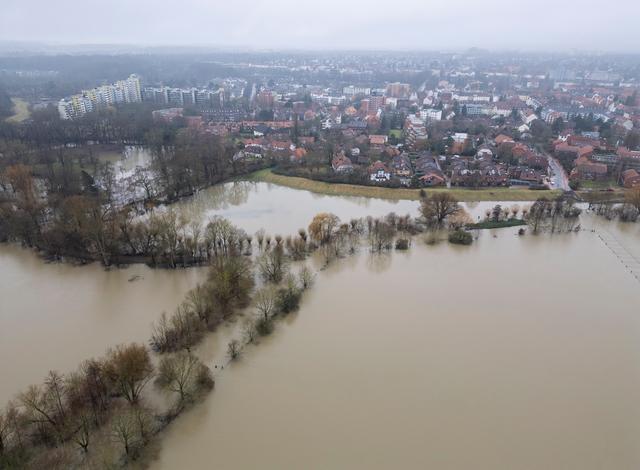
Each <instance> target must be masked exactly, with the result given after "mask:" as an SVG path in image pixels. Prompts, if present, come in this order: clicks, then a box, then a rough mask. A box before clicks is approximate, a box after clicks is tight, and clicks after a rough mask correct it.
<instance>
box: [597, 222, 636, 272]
mask: <svg viewBox="0 0 640 470" xmlns="http://www.w3.org/2000/svg"><path fill="white" fill-rule="evenodd" d="M596 234H597V235H598V238H600V240H602V243H604V244H605V246H606V247H607V248H609V249H610V250H611V252H612V253H613V254H614V255H615V256H616V258H618V259H619V260H620V262H621V263H622V264H623V265H624V267H625V268H626V269H627V271H629V272H630V273H631V275H632V276H634V277H635V278H636V280H638V281H640V259H638V257H637V256H635V255H634V254H633V253H631V252H630V251H629V250H628V249H627V248H626V247H625V246H624V245H623V244H622V243H621V242H620V240H618V239H617V238H616V237H615V236H614V235H613V234H612V233H611V232H609V231H608V230H606V229H599V230H596Z"/></svg>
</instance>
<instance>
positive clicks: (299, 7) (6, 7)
mask: <svg viewBox="0 0 640 470" xmlns="http://www.w3.org/2000/svg"><path fill="white" fill-rule="evenodd" d="M639 15H640V3H639V2H637V1H634V0H614V1H611V2H605V3H603V2H601V1H597V0H585V1H581V2H579V4H576V3H575V2H557V1H553V0H540V1H537V2H535V3H528V4H526V5H525V4H521V5H519V4H515V3H514V2H512V1H509V0H484V1H481V2H480V1H476V0H458V1H447V0H428V1H424V0H398V1H394V2H388V3H382V4H379V3H375V2H373V3H372V2H370V1H365V0H355V1H340V0H326V1H324V2H321V3H317V2H307V1H297V0H272V1H266V0H238V1H233V2H220V1H211V0H184V1H182V2H180V3H179V4H175V5H171V6H163V4H158V2H157V1H155V0H138V1H135V2H132V1H129V0H111V1H109V2H108V3H107V4H105V3H104V2H97V1H95V0H89V1H85V0H57V1H55V2H50V1H43V0H4V1H3V2H2V15H0V40H4V41H9V40H10V41H28V42H33V41H36V42H45V43H56V44H69V45H71V44H76V45H77V44H138V45H172V46H175V45H190V46H195V45H200V46H224V47H251V48H259V49H265V48H277V49H315V50H318V49H378V50H380V49H384V50H389V49H398V50H455V49H462V48H469V47H481V48H488V49H492V50H514V49H520V50H528V51H531V50H537V51H550V52H559V51H560V52H564V51H571V50H574V49H576V50H582V51H585V50H588V51H613V52H634V47H635V45H637V44H638V43H639V42H640V29H639V28H638V27H637V18H638V16H639Z"/></svg>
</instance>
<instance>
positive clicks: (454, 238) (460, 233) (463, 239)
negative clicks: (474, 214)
mask: <svg viewBox="0 0 640 470" xmlns="http://www.w3.org/2000/svg"><path fill="white" fill-rule="evenodd" d="M472 242H473V237H472V236H471V234H470V233H469V232H465V231H464V230H455V231H453V232H451V233H450V234H449V243H454V244H456V245H471V243H472Z"/></svg>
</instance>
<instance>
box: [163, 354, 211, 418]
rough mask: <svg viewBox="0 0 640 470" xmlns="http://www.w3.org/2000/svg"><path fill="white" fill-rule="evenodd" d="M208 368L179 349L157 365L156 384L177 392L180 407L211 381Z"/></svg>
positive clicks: (191, 355)
mask: <svg viewBox="0 0 640 470" xmlns="http://www.w3.org/2000/svg"><path fill="white" fill-rule="evenodd" d="M209 374H210V371H209V368H208V367H206V366H205V365H204V364H202V362H200V360H199V359H198V358H197V357H196V356H194V355H193V354H191V353H190V352H187V351H180V352H178V353H176V354H174V355H172V356H165V357H163V358H162V360H161V361H160V366H159V367H158V377H157V379H156V384H157V385H158V386H159V387H160V388H162V389H164V390H168V391H170V392H174V393H177V394H178V408H182V406H184V403H185V402H186V401H187V400H191V399H192V398H193V397H194V396H195V394H196V393H197V392H198V391H199V390H200V389H202V388H204V387H205V385H207V384H208V381H207V380H206V379H207V377H209V379H208V380H210V381H211V385H212V384H213V382H212V379H211V378H210V376H209Z"/></svg>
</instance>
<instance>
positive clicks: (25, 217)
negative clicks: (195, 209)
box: [0, 106, 263, 267]
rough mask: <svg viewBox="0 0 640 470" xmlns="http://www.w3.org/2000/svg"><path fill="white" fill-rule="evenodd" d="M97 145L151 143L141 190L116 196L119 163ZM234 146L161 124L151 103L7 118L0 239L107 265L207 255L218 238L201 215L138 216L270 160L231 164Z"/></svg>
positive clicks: (195, 259)
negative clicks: (198, 219)
mask: <svg viewBox="0 0 640 470" xmlns="http://www.w3.org/2000/svg"><path fill="white" fill-rule="evenodd" d="M90 142H92V143H99V144H120V145H121V144H126V143H136V144H141V145H144V146H146V147H147V148H149V149H150V150H151V152H152V154H153V161H152V163H151V165H150V167H149V168H138V169H137V170H136V174H135V177H134V180H133V181H131V186H132V187H131V188H130V192H131V194H136V193H139V194H140V196H136V197H135V198H131V197H130V198H127V199H126V200H125V201H123V200H118V199H117V198H116V194H115V193H114V188H115V184H116V181H115V175H114V172H113V168H112V167H111V165H109V164H107V163H100V162H97V161H94V160H95V158H94V156H92V153H93V152H92V148H93V147H94V146H92V145H88V143H90ZM233 152H234V149H233V148H232V147H230V146H229V144H228V143H227V142H225V141H223V140H221V139H220V138H218V137H216V136H211V135H202V134H197V133H193V132H191V131H189V130H188V129H186V128H181V127H179V126H177V125H166V124H161V123H154V122H153V121H152V120H151V113H150V110H149V109H148V108H146V107H144V106H132V107H123V108H121V109H118V111H114V110H105V111H103V112H99V113H91V114H90V115H87V117H86V118H83V119H78V120H73V121H62V120H60V119H59V118H58V117H57V113H55V112H54V111H52V110H45V111H40V112H35V113H34V115H33V119H32V120H30V121H28V122H27V123H25V124H20V125H18V124H8V123H4V124H3V125H1V127H0V240H3V241H17V242H20V243H22V244H24V245H26V246H29V247H34V248H36V249H38V250H41V251H42V252H44V253H45V254H47V255H50V256H52V257H56V258H58V257H62V256H71V257H75V258H78V259H85V260H100V261H101V262H102V263H104V264H105V265H110V264H113V263H120V262H127V261H128V260H132V261H146V262H148V263H150V264H152V265H156V266H158V265H162V266H170V267H175V266H176V264H177V263H178V262H180V263H181V264H183V265H185V264H194V263H201V262H205V261H206V260H208V259H209V257H210V255H211V246H210V245H211V243H210V240H206V239H204V238H205V237H206V233H205V232H203V230H202V228H201V227H200V228H199V227H196V226H194V225H193V221H186V220H182V219H180V218H179V217H177V216H176V215H175V214H174V213H173V212H171V211H169V212H166V213H157V214H156V213H154V214H153V215H151V216H150V217H147V218H140V217H138V216H139V215H140V214H141V213H142V212H145V211H146V210H147V209H149V208H152V207H154V206H155V205H157V204H161V203H170V202H173V201H175V200H177V199H179V198H181V197H184V196H188V195H191V194H193V193H194V192H196V191H198V190H199V189H202V188H205V187H207V186H210V185H213V184H216V183H219V182H221V181H224V180H226V179H228V178H232V177H234V176H238V175H242V174H245V173H247V172H250V171H253V170H255V169H259V168H260V167H261V166H262V165H263V163H242V162H233V160H232V158H231V157H232V155H233ZM88 162H93V163H92V165H88ZM187 225H189V230H187ZM187 231H188V232H189V233H190V234H191V235H188V234H187ZM194 236H195V237H196V238H198V239H197V240H195V241H194V240H193V237H194ZM199 237H202V238H203V240H200V239H199Z"/></svg>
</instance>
